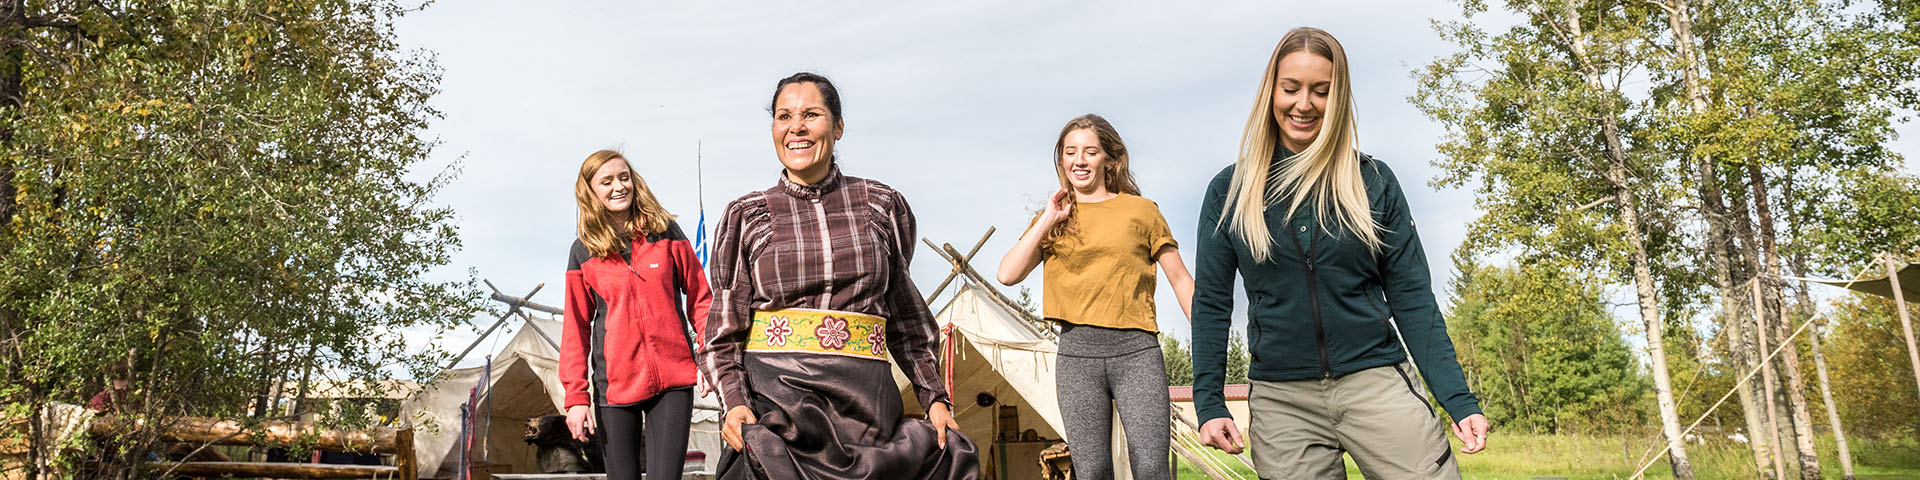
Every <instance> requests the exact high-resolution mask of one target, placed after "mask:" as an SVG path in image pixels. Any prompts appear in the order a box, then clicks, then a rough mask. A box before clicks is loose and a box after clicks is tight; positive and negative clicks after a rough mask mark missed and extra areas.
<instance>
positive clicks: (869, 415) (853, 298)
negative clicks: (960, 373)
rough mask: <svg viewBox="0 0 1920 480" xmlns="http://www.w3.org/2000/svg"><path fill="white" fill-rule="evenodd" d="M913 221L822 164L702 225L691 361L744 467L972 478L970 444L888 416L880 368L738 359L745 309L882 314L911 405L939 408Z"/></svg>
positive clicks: (792, 474) (815, 359)
mask: <svg viewBox="0 0 1920 480" xmlns="http://www.w3.org/2000/svg"><path fill="white" fill-rule="evenodd" d="M914 238H915V227H914V217H913V211H912V210H911V209H910V208H909V207H908V206H907V201H906V198H905V197H903V196H901V195H900V192H898V191H895V190H893V189H892V188H891V187H888V186H886V185H884V184H881V183H880V182H875V181H872V180H866V179H861V178H854V177H847V176H843V175H841V174H840V170H839V167H838V166H835V167H832V170H831V171H829V172H828V174H827V177H826V178H825V179H823V180H822V181H820V182H818V183H816V184H814V185H800V184H796V183H793V182H791V181H788V180H787V179H786V176H785V175H781V177H780V181H779V184H777V185H775V186H774V187H773V188H769V189H767V190H763V191H758V192H753V193H749V194H747V195H745V196H742V197H740V198H739V199H738V200H734V201H733V203H732V204H729V205H728V206H727V211H726V214H725V216H724V217H722V219H721V220H720V223H719V225H718V227H717V229H716V234H715V236H714V240H715V243H714V246H713V252H712V256H711V257H710V263H708V265H707V268H708V270H709V272H710V273H709V278H710V279H711V281H712V284H713V306H712V307H711V308H712V310H710V313H709V315H708V317H707V345H706V348H705V350H704V351H703V352H702V355H704V358H703V359H702V362H701V363H702V368H705V369H707V375H708V378H712V379H716V380H715V383H716V387H717V388H718V389H719V390H720V395H721V401H722V402H723V404H724V406H725V408H727V409H731V408H733V407H735V406H739V405H746V406H748V407H749V408H751V409H752V410H753V412H754V415H755V416H756V417H758V418H759V424H758V425H749V426H748V427H747V428H743V429H742V435H743V436H745V437H746V439H747V444H748V453H750V454H751V455H750V456H751V457H752V459H753V461H754V464H755V465H756V467H759V468H758V469H756V470H758V471H760V472H761V473H764V474H767V475H769V476H771V477H773V478H836V479H837V478H973V476H975V475H977V472H978V463H977V459H976V457H975V454H974V447H973V445H972V443H971V442H969V441H968V440H967V439H966V438H965V436H964V435H961V434H960V433H959V432H957V431H949V432H948V439H947V441H948V445H947V449H946V450H945V451H940V450H939V449H938V447H937V446H935V445H934V443H933V440H934V437H933V434H934V432H933V430H932V429H931V428H929V427H930V424H928V423H926V422H925V421H924V420H913V421H903V420H901V410H902V406H901V402H900V396H899V391H898V390H897V389H895V387H894V385H893V378H892V373H891V369H890V368H889V367H888V366H887V364H886V362H879V361H875V360H872V359H856V358H846V357H839V356H828V355H795V354H779V353H758V354H754V353H749V352H748V351H747V350H745V348H744V347H745V345H746V341H747V338H748V335H749V334H750V331H751V329H752V328H754V327H753V312H754V311H771V310H781V309H787V308H810V309H824V310H839V311H847V312H857V313H864V314H868V315H875V316H880V317H884V318H886V319H887V327H886V340H885V341H886V346H887V350H888V352H889V353H890V354H891V356H892V359H893V361H894V362H897V363H898V364H899V365H900V368H901V370H902V371H904V372H906V375H907V378H908V379H910V380H912V381H913V384H914V391H915V393H916V396H917V397H918V400H919V401H920V404H921V405H923V406H927V405H932V404H933V403H934V402H942V403H947V404H948V405H949V406H951V405H952V402H950V401H949V400H948V398H947V392H946V390H945V385H944V382H943V380H942V378H941V376H940V373H939V372H940V370H939V357H937V356H936V354H935V351H936V350H937V349H938V347H939V341H940V338H939V327H938V325H937V324H936V323H935V320H934V318H933V313H932V312H930V311H928V310H927V305H926V303H925V301H923V300H922V299H921V296H920V291H919V289H917V288H915V287H914V285H913V280H912V279H911V278H910V277H909V276H908V270H907V266H908V264H909V262H911V261H912V256H913V250H914V246H913V242H914Z"/></svg>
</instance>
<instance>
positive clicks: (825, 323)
mask: <svg viewBox="0 0 1920 480" xmlns="http://www.w3.org/2000/svg"><path fill="white" fill-rule="evenodd" d="M813 335H814V336H817V337H820V347H821V348H831V349H834V350H845V349H846V348H847V339H849V338H853V334H851V333H847V321H846V320H844V319H839V318H833V317H820V326H818V327H813Z"/></svg>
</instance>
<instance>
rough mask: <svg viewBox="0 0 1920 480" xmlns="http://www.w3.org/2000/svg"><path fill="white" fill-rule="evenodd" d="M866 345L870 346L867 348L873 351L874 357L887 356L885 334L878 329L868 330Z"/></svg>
mask: <svg viewBox="0 0 1920 480" xmlns="http://www.w3.org/2000/svg"><path fill="white" fill-rule="evenodd" d="M867 343H869V344H871V345H872V346H871V347H869V348H871V349H872V350H873V354H874V356H881V355H886V354H887V332H885V331H882V330H880V329H878V328H875V329H871V330H868V331H867Z"/></svg>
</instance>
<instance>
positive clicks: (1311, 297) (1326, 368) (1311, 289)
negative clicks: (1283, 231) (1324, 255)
mask: <svg viewBox="0 0 1920 480" xmlns="http://www.w3.org/2000/svg"><path fill="white" fill-rule="evenodd" d="M1287 223H1289V224H1291V223H1293V221H1292V219H1291V218H1289V219H1288V221H1287ZM1287 238H1288V239H1290V240H1293V249H1294V250H1295V251H1298V252H1300V262H1301V263H1304V264H1306V266H1307V302H1308V303H1309V304H1312V305H1313V338H1314V346H1316V347H1319V349H1320V378H1323V379H1331V378H1333V366H1332V365H1330V364H1329V363H1328V362H1327V329H1326V326H1325V325H1323V324H1322V323H1321V321H1320V281H1319V279H1318V278H1316V277H1315V275H1316V274H1315V272H1314V268H1313V256H1312V255H1309V254H1308V252H1307V250H1303V249H1301V248H1300V238H1299V237H1296V236H1294V234H1293V232H1287ZM1307 241H1308V242H1309V243H1308V244H1309V245H1310V247H1308V248H1309V249H1311V248H1314V247H1317V246H1318V245H1319V243H1320V237H1319V236H1318V235H1315V236H1311V237H1308V238H1307Z"/></svg>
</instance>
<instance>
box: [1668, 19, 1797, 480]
mask: <svg viewBox="0 0 1920 480" xmlns="http://www.w3.org/2000/svg"><path fill="white" fill-rule="evenodd" d="M1656 5H1658V6H1660V8H1661V9H1663V10H1664V11H1665V12H1666V14H1667V26H1668V28H1669V29H1670V31H1671V32H1672V34H1673V44H1674V55H1675V56H1676V57H1677V59H1678V62H1677V63H1678V64H1679V65H1680V73H1681V79H1682V80H1683V85H1684V86H1685V88H1686V93H1687V99H1688V103H1689V104H1690V105H1691V106H1692V108H1693V110H1692V111H1693V113H1694V114H1704V113H1706V112H1707V110H1708V108H1709V106H1708V104H1707V89H1706V87H1705V86H1704V85H1703V84H1702V82H1701V77H1702V76H1703V75H1702V73H1703V72H1702V71H1701V70H1702V67H1701V66H1700V59H1699V55H1698V52H1697V51H1696V50H1695V46H1694V36H1693V15H1694V13H1695V10H1694V5H1693V3H1692V2H1690V1H1688V0H1671V1H1670V2H1667V3H1656ZM1716 162H1717V160H1716V159H1715V158H1713V157H1711V156H1707V155H1696V156H1695V158H1693V161H1692V163H1693V165H1694V166H1695V168H1694V173H1695V177H1694V178H1695V182H1696V184H1695V192H1696V194H1697V195H1699V198H1700V205H1701V212H1700V213H1701V216H1702V217H1704V218H1705V219H1706V221H1707V240H1706V247H1707V248H1706V250H1707V256H1708V257H1709V258H1710V259H1711V261H1712V265H1713V271H1714V282H1715V284H1717V285H1718V286H1719V291H1720V311H1721V312H1723V315H1722V319H1723V325H1722V332H1721V335H1724V336H1726V338H1727V339H1728V340H1729V341H1728V342H1727V350H1728V353H1729V356H1730V357H1732V360H1734V362H1733V363H1734V365H1736V367H1738V368H1742V369H1744V368H1751V367H1752V366H1753V365H1754V363H1753V362H1754V359H1755V358H1758V357H1756V356H1754V355H1753V353H1752V351H1753V349H1752V348H1749V347H1750V346H1751V344H1749V343H1748V342H1746V341H1745V340H1746V338H1747V337H1746V335H1744V332H1745V331H1746V330H1747V329H1745V328H1742V327H1743V326H1744V324H1745V323H1746V320H1745V319H1744V318H1743V317H1742V316H1741V315H1739V314H1738V312H1740V311H1742V308H1741V305H1740V302H1739V297H1740V295H1739V294H1738V293H1737V292H1740V290H1741V289H1740V288H1739V285H1738V284H1737V283H1735V281H1734V278H1736V272H1737V271H1740V270H1745V268H1742V267H1743V266H1742V265H1740V264H1739V260H1738V258H1737V257H1736V256H1735V255H1734V254H1733V239H1732V235H1731V233H1730V230H1731V228H1730V227H1729V226H1728V222H1729V219H1728V216H1729V214H1728V212H1727V204H1726V200H1725V198H1724V195H1723V194H1722V192H1721V190H1720V173H1719V171H1718V170H1719V168H1718V165H1717V164H1716ZM1735 389H1736V390H1737V392H1738V395H1739V397H1740V417H1741V420H1744V421H1745V424H1746V431H1747V433H1748V434H1749V435H1750V437H1751V438H1749V439H1748V442H1747V445H1748V447H1749V450H1751V451H1752V453H1753V461H1754V466H1755V468H1756V469H1757V471H1758V472H1759V473H1760V476H1761V477H1762V478H1776V475H1777V471H1776V470H1774V468H1773V460H1772V457H1773V452H1772V443H1771V442H1768V441H1767V440H1766V439H1767V438H1771V437H1770V436H1766V437H1763V436H1761V435H1759V432H1761V431H1762V429H1763V428H1767V425H1766V424H1765V423H1764V422H1763V421H1762V419H1761V416H1760V415H1759V412H1760V410H1759V408H1760V400H1759V398H1757V397H1756V396H1755V393H1754V388H1753V383H1752V382H1740V383H1739V384H1737V385H1736V388H1735Z"/></svg>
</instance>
